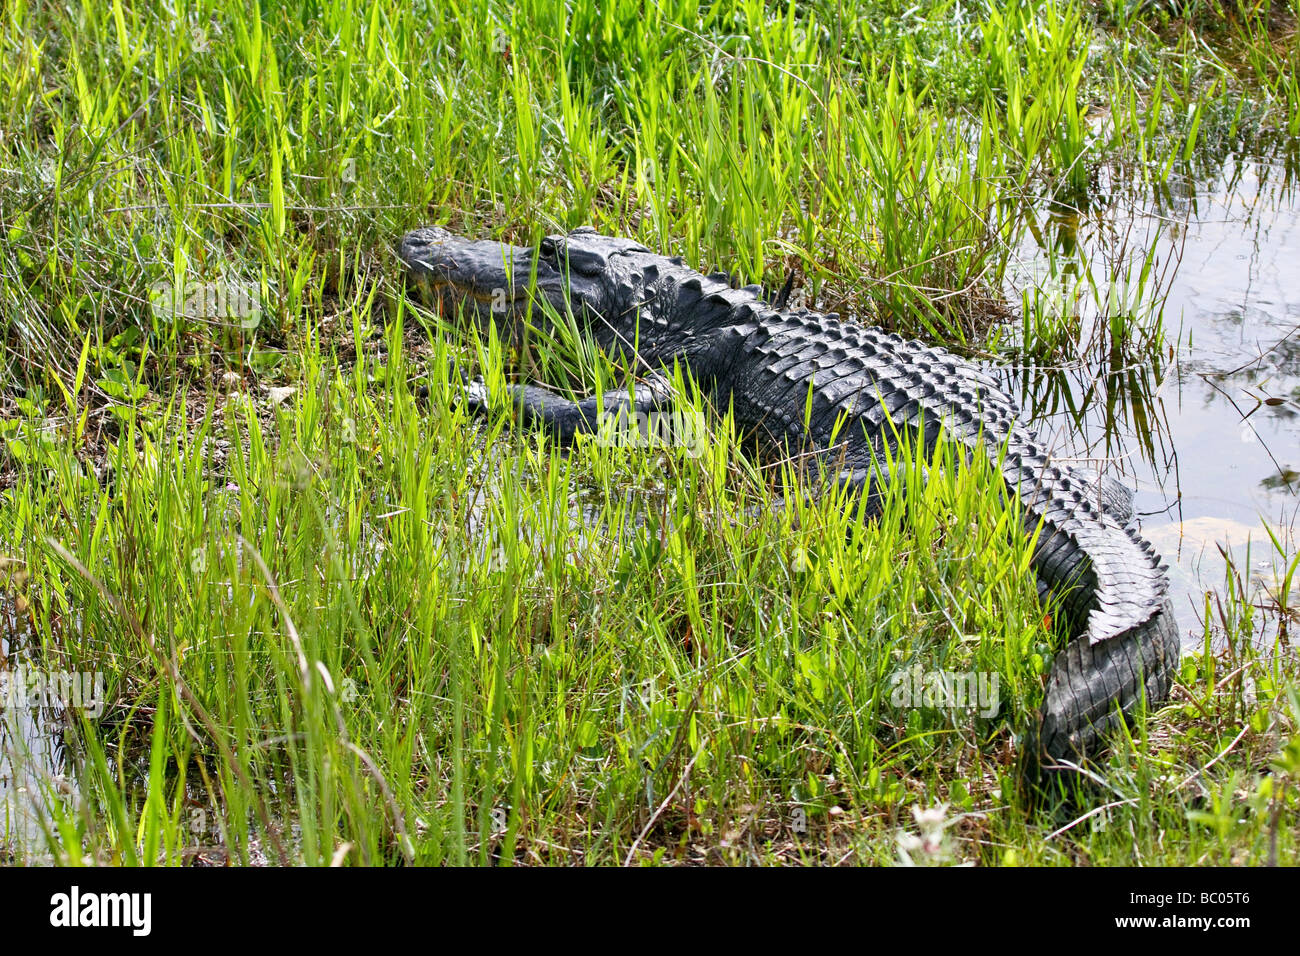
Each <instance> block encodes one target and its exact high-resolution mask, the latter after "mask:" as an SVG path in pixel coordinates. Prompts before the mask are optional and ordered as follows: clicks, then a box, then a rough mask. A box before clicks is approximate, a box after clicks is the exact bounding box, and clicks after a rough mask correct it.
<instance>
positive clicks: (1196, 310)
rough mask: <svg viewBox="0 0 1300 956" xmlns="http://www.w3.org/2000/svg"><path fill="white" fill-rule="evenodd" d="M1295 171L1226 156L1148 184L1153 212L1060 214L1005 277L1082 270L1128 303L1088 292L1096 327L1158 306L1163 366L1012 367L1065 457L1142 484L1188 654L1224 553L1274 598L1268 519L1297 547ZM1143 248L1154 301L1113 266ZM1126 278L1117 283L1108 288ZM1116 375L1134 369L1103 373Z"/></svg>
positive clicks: (1154, 314) (1094, 355) (1299, 402)
mask: <svg viewBox="0 0 1300 956" xmlns="http://www.w3.org/2000/svg"><path fill="white" fill-rule="evenodd" d="M1295 172H1296V170H1295V165H1294V160H1292V162H1291V163H1290V164H1288V163H1287V162H1286V161H1285V160H1283V159H1277V160H1270V159H1264V158H1240V157H1229V158H1228V159H1227V161H1226V162H1224V163H1222V165H1220V166H1218V168H1216V169H1215V170H1213V171H1212V172H1211V173H1210V174H1209V175H1206V176H1203V177H1200V178H1196V179H1183V180H1180V181H1178V182H1177V183H1175V184H1174V185H1172V186H1171V187H1170V188H1169V189H1168V190H1161V191H1159V192H1157V195H1156V196H1155V197H1154V198H1152V197H1151V191H1150V190H1147V199H1146V201H1140V200H1138V201H1133V200H1130V201H1117V202H1114V203H1112V204H1111V205H1110V206H1108V207H1107V208H1103V209H1099V210H1086V211H1077V210H1062V209H1059V208H1058V209H1056V210H1054V211H1051V212H1049V213H1047V214H1046V215H1044V216H1043V217H1042V218H1041V219H1040V221H1039V223H1038V224H1037V225H1038V228H1037V229H1036V230H1035V232H1036V235H1035V234H1034V233H1032V232H1031V234H1030V235H1028V236H1026V239H1025V242H1024V243H1023V244H1022V247H1021V250H1020V251H1021V262H1020V266H1019V268H1018V270H1017V272H1018V275H1013V276H1012V277H1010V278H1009V280H1008V281H1009V284H1014V283H1016V282H1017V281H1020V282H1023V281H1025V279H1026V277H1030V278H1031V280H1037V281H1038V282H1039V283H1040V286H1041V284H1042V283H1043V280H1044V276H1045V275H1046V274H1048V273H1055V279H1049V280H1048V281H1060V280H1061V279H1062V278H1063V276H1062V274H1063V273H1068V272H1069V270H1070V268H1071V267H1072V268H1074V269H1076V270H1077V272H1076V276H1077V275H1087V274H1088V273H1089V272H1091V274H1092V276H1093V279H1094V281H1095V282H1096V283H1097V285H1098V287H1099V288H1101V289H1103V290H1105V289H1106V287H1107V284H1108V283H1109V284H1110V285H1111V286H1114V285H1116V284H1118V285H1119V286H1120V291H1119V292H1118V294H1111V293H1108V292H1105V291H1103V293H1102V294H1101V295H1097V294H1095V293H1094V294H1090V295H1089V296H1087V297H1085V298H1086V299H1087V300H1088V301H1087V302H1085V304H1084V308H1083V309H1081V310H1080V311H1081V312H1082V311H1087V310H1088V309H1089V308H1090V309H1091V311H1092V312H1093V313H1094V317H1095V313H1096V311H1097V303H1098V302H1106V301H1110V302H1125V301H1132V302H1136V301H1138V300H1139V299H1142V298H1146V299H1147V300H1155V307H1154V308H1153V309H1151V311H1150V313H1149V314H1145V315H1144V319H1145V321H1146V322H1147V323H1150V322H1153V321H1155V320H1157V319H1159V318H1163V323H1164V328H1165V334H1166V340H1167V343H1168V346H1167V347H1166V349H1165V350H1164V352H1163V355H1162V359H1161V365H1162V367H1159V368H1157V367H1155V365H1154V364H1153V363H1151V362H1150V361H1149V360H1147V361H1140V360H1135V359H1134V358H1129V357H1117V356H1115V355H1112V354H1110V353H1108V352H1107V351H1105V349H1104V347H1101V348H1094V347H1092V346H1090V345H1083V346H1081V347H1080V348H1079V349H1078V350H1077V352H1076V356H1077V361H1075V362H1064V363H1063V365H1064V366H1066V367H1065V368H1062V369H1060V370H1053V371H1048V372H1044V371H1041V370H1030V369H1027V368H1021V369H1018V370H1014V371H1009V372H1008V373H1007V374H1008V378H1009V381H1010V385H1011V387H1012V389H1013V391H1015V392H1016V393H1018V396H1019V398H1020V399H1021V401H1022V402H1023V404H1024V405H1025V407H1026V410H1027V411H1028V412H1029V413H1030V414H1031V415H1032V416H1033V417H1034V419H1035V422H1036V425H1037V427H1038V428H1039V429H1040V431H1042V432H1043V434H1044V436H1045V437H1048V436H1050V438H1049V440H1050V441H1051V442H1052V443H1053V445H1054V447H1056V448H1057V449H1058V450H1060V451H1061V452H1062V453H1064V454H1071V453H1072V454H1074V455H1076V456H1082V457H1089V458H1093V459H1096V460H1099V461H1101V462H1103V463H1104V464H1105V467H1106V468H1107V470H1108V471H1109V473H1110V474H1113V475H1115V476H1116V477H1118V478H1120V480H1122V481H1124V482H1125V483H1126V484H1128V485H1129V487H1131V488H1136V489H1137V497H1136V500H1135V505H1136V510H1137V512H1138V514H1139V515H1140V516H1141V518H1140V521H1141V527H1142V531H1143V534H1144V535H1145V536H1146V537H1147V538H1148V539H1149V540H1150V541H1151V542H1152V543H1153V544H1154V545H1155V546H1156V548H1157V549H1158V550H1159V551H1160V552H1161V553H1162V554H1163V555H1164V558H1165V560H1166V561H1168V562H1169V564H1170V566H1171V572H1170V577H1171V583H1172V587H1173V591H1174V598H1175V608H1176V610H1177V612H1178V615H1179V623H1180V625H1181V627H1182V630H1183V632H1184V641H1185V643H1186V644H1188V645H1192V646H1200V643H1201V633H1202V631H1201V628H1200V627H1199V626H1197V621H1198V617H1202V618H1203V616H1204V608H1205V597H1204V595H1205V592H1206V591H1207V590H1214V589H1218V588H1221V587H1222V586H1223V583H1224V574H1225V570H1226V560H1225V558H1224V556H1223V554H1221V553H1220V550H1219V549H1220V547H1223V548H1224V549H1225V550H1226V551H1227V553H1228V554H1229V555H1231V556H1232V559H1233V561H1234V563H1235V565H1236V567H1237V568H1238V569H1239V570H1242V571H1244V570H1245V569H1246V567H1247V564H1249V568H1250V571H1251V576H1252V579H1253V580H1254V582H1255V583H1256V584H1257V585H1261V584H1262V585H1264V586H1266V587H1268V586H1270V585H1271V586H1272V587H1274V588H1276V586H1277V584H1278V581H1277V579H1276V577H1275V570H1274V569H1275V567H1276V568H1279V569H1280V567H1281V563H1280V560H1279V557H1278V555H1277V553H1276V551H1275V550H1274V548H1273V546H1272V544H1271V543H1270V541H1269V539H1268V535H1267V532H1266V531H1265V528H1264V523H1265V522H1267V523H1268V524H1269V525H1270V526H1271V527H1272V528H1273V530H1274V533H1275V534H1277V535H1278V537H1279V539H1280V540H1281V541H1282V542H1283V544H1284V545H1285V546H1287V548H1288V550H1289V553H1294V549H1295V546H1296V531H1297V529H1298V528H1300V521H1298V517H1300V188H1298V187H1297V181H1296V175H1295ZM1132 192H1137V190H1133V191H1132ZM1122 247H1127V248H1124V249H1123V251H1121V252H1116V249H1121V248H1122ZM1147 248H1151V249H1154V251H1155V261H1156V263H1157V265H1156V267H1155V269H1154V270H1153V273H1154V274H1155V275H1163V277H1164V281H1163V282H1162V283H1161V285H1160V290H1159V294H1157V295H1155V296H1152V295H1150V290H1151V285H1150V283H1148V286H1147V288H1146V289H1144V290H1143V294H1142V295H1139V294H1138V292H1137V291H1136V289H1134V288H1133V286H1134V285H1135V283H1133V282H1130V283H1129V287H1128V289H1125V288H1124V285H1125V284H1124V281H1123V279H1124V278H1125V277H1126V276H1131V272H1130V271H1129V269H1128V266H1127V265H1122V266H1120V267H1119V268H1116V266H1115V261H1116V260H1117V259H1121V258H1125V257H1126V258H1127V261H1128V264H1129V265H1132V264H1134V263H1140V262H1141V260H1142V255H1143V251H1144V250H1145V249H1147ZM1053 264H1055V268H1054V269H1053V268H1052V266H1053ZM1116 275H1118V276H1119V277H1120V280H1121V281H1120V282H1119V283H1114V282H1113V281H1111V277H1113V276H1116ZM1065 278H1067V280H1068V281H1074V279H1075V278H1076V277H1071V276H1068V275H1067V276H1066V277H1065ZM1089 288H1091V287H1089ZM1160 294H1163V296H1164V298H1163V304H1162V305H1161V304H1160V303H1159V301H1158V299H1159V297H1160ZM1062 298H1063V300H1064V299H1066V298H1068V297H1064V296H1063V297H1062ZM1085 318H1086V317H1085ZM1083 327H1084V329H1085V331H1084V332H1083V333H1082V338H1084V339H1089V338H1091V336H1090V333H1089V331H1088V323H1087V321H1084V322H1083ZM1128 363H1132V364H1133V365H1134V366H1136V367H1129V365H1128ZM1116 367H1119V368H1123V369H1124V371H1123V372H1122V373H1120V374H1109V375H1108V374H1107V373H1108V371H1110V370H1112V369H1114V368H1116ZM1248 545H1249V555H1248V550H1247V549H1248Z"/></svg>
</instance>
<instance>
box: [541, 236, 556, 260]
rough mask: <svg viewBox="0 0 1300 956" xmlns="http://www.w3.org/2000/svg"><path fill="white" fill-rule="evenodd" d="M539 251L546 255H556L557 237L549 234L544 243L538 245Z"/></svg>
mask: <svg viewBox="0 0 1300 956" xmlns="http://www.w3.org/2000/svg"><path fill="white" fill-rule="evenodd" d="M537 251H538V252H540V253H541V254H542V255H544V256H553V255H555V237H554V236H547V237H546V238H544V239H543V240H542V244H541V245H540V246H538V247H537Z"/></svg>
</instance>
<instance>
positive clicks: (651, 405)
mask: <svg viewBox="0 0 1300 956" xmlns="http://www.w3.org/2000/svg"><path fill="white" fill-rule="evenodd" d="M506 392H507V394H508V395H509V397H510V400H511V402H512V403H513V405H514V407H515V409H516V411H517V413H518V415H519V419H520V421H521V423H522V424H523V425H524V426H525V427H528V428H535V429H539V430H541V431H544V432H546V433H547V434H549V435H551V436H552V437H554V438H557V439H559V440H560V441H561V442H564V443H566V444H568V443H571V442H572V441H573V440H574V439H575V438H576V437H577V436H578V435H580V434H593V433H595V432H597V431H598V430H599V429H601V428H602V427H613V428H627V427H629V424H630V423H631V422H632V421H633V420H634V418H635V417H636V416H648V415H650V414H652V413H654V412H658V411H661V410H663V409H664V408H666V407H667V406H668V404H669V402H670V401H671V399H672V389H671V387H670V385H669V383H668V380H667V379H666V378H665V377H663V376H662V375H653V376H651V377H649V378H648V379H646V380H645V381H642V382H637V383H636V384H635V385H634V386H633V388H632V392H631V394H629V393H628V390H627V389H626V388H620V389H616V390H610V391H607V392H605V393H604V394H603V395H588V396H586V397H584V398H581V399H579V400H578V401H576V402H575V401H571V400H570V399H567V398H565V397H564V396H563V395H557V394H556V393H555V392H553V391H551V390H550V389H547V388H542V387H541V386H538V385H508V386H506ZM471 407H472V408H473V409H474V410H475V411H478V412H481V413H485V412H486V411H487V410H488V409H489V407H490V403H489V402H488V401H487V396H486V391H483V392H482V393H480V396H479V397H478V399H477V400H475V401H472V402H471Z"/></svg>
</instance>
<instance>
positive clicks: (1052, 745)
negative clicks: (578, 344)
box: [399, 227, 1179, 778]
mask: <svg viewBox="0 0 1300 956" xmlns="http://www.w3.org/2000/svg"><path fill="white" fill-rule="evenodd" d="M399 256H400V257H401V259H402V261H403V262H404V263H405V265H406V267H407V270H408V275H409V276H410V277H411V278H412V279H413V280H415V282H416V283H417V284H418V285H420V286H422V287H423V288H424V289H425V290H426V291H429V292H431V293H432V294H433V295H434V296H435V297H436V298H437V299H439V300H440V302H441V303H442V304H446V305H455V306H457V307H458V308H462V309H467V310H468V311H470V312H471V313H474V314H476V315H477V316H478V317H479V318H480V319H482V320H486V319H487V318H488V317H492V318H494V319H495V321H496V322H497V324H498V327H499V328H502V329H504V330H505V331H506V332H507V334H511V335H518V334H519V330H520V329H521V328H522V324H523V319H524V317H525V315H532V316H533V320H534V321H536V320H537V318H538V315H539V313H540V310H538V311H537V312H534V310H533V309H532V306H533V305H534V304H535V303H536V302H537V301H538V300H542V299H545V300H547V301H549V302H550V304H551V305H552V306H553V307H555V308H556V309H557V310H558V311H559V312H561V313H564V312H565V311H566V310H571V311H572V312H573V314H574V316H575V317H576V318H577V319H578V320H579V322H580V323H581V326H582V328H583V329H584V331H585V332H586V333H587V334H588V335H590V336H591V337H592V338H593V339H594V340H595V341H596V343H597V344H598V345H599V346H600V347H601V348H602V349H604V350H605V351H607V352H611V353H615V352H621V353H623V354H624V355H625V356H627V357H632V358H634V359H635V360H636V361H637V362H638V363H641V364H642V365H643V367H645V368H646V369H647V370H653V369H662V368H671V367H672V366H673V365H674V363H678V364H680V365H682V366H683V367H684V368H685V369H686V370H687V371H688V372H689V373H690V375H691V377H692V378H693V379H694V380H695V382H696V383H697V384H698V385H699V387H700V389H701V390H702V391H703V393H704V394H705V396H706V397H707V398H709V399H710V400H711V402H712V403H713V404H714V406H715V407H717V408H720V409H726V408H730V409H732V410H733V413H734V416H735V420H736V423H737V425H738V427H739V428H741V429H742V430H747V431H749V432H750V433H752V434H754V435H755V436H756V437H757V438H758V439H759V443H760V445H762V446H763V447H765V448H766V449H767V450H769V451H788V450H789V449H791V448H792V447H793V448H797V449H799V450H802V451H810V450H811V451H818V450H820V451H830V450H831V449H832V447H833V460H834V461H835V462H836V465H837V467H838V468H839V469H841V470H839V472H838V475H837V477H836V478H835V480H836V481H837V482H838V483H846V484H848V485H849V486H850V487H851V489H852V490H854V491H855V492H856V493H858V494H863V495H866V496H867V500H868V505H869V508H871V507H874V505H875V504H876V503H877V502H878V495H879V489H877V488H875V487H874V482H875V481H877V480H879V478H878V476H879V475H880V474H881V471H880V469H879V466H877V467H876V468H875V470H874V471H873V465H872V463H873V460H874V461H877V462H878V461H883V460H884V455H883V454H882V453H883V452H885V451H886V450H891V451H892V450H893V449H894V448H896V447H897V444H898V442H899V436H900V435H901V434H903V432H904V431H906V432H908V433H909V434H910V435H911V436H912V437H913V438H919V439H921V440H922V441H923V442H924V445H925V447H926V449H927V451H928V450H931V449H933V447H934V445H935V443H937V442H938V441H939V440H940V439H941V436H945V437H946V439H947V440H951V441H956V442H958V443H960V444H961V445H962V446H963V447H964V448H966V449H967V451H968V452H970V453H978V454H983V455H986V456H987V457H988V458H989V460H991V461H992V462H994V464H995V465H996V466H997V467H998V468H999V469H1000V470H1001V473H1002V475H1003V478H1004V479H1005V481H1006V483H1007V487H1008V490H1010V491H1011V492H1013V493H1018V494H1019V498H1020V502H1021V504H1022V506H1023V507H1024V508H1025V510H1026V512H1027V515H1026V522H1025V523H1026V526H1027V527H1028V528H1031V529H1034V528H1038V527H1039V526H1040V523H1041V531H1040V533H1039V536H1038V539H1037V545H1036V549H1035V554H1034V559H1033V561H1034V569H1035V572H1036V574H1037V576H1038V578H1039V582H1040V587H1042V588H1045V589H1048V590H1052V591H1058V592H1061V593H1063V594H1064V598H1063V606H1064V612H1065V616H1066V618H1067V624H1068V626H1069V628H1070V633H1071V634H1072V635H1073V639H1072V640H1070V642H1069V643H1068V645H1067V646H1066V647H1065V649H1064V650H1062V651H1061V652H1060V653H1059V654H1058V655H1057V657H1056V660H1055V661H1054V663H1053V665H1052V669H1051V672H1050V674H1049V677H1048V684H1047V695H1046V700H1045V702H1044V705H1043V709H1042V712H1041V715H1040V716H1041V719H1040V721H1039V723H1038V726H1037V727H1036V729H1035V730H1034V731H1033V732H1032V733H1031V734H1030V736H1029V739H1028V740H1027V742H1026V746H1025V748H1024V752H1023V754H1022V757H1023V763H1022V769H1023V770H1024V771H1025V772H1026V773H1027V774H1028V775H1029V776H1031V777H1034V778H1037V777H1038V776H1039V774H1040V773H1041V772H1042V771H1044V770H1050V769H1051V768H1052V767H1055V766H1059V765H1060V764H1059V761H1062V760H1065V761H1069V762H1079V761H1082V760H1084V759H1086V758H1087V757H1088V756H1089V755H1090V754H1092V753H1094V752H1095V751H1096V750H1097V749H1098V747H1099V746H1100V744H1101V742H1102V739H1103V738H1104V737H1105V735H1106V734H1107V732H1109V731H1110V730H1112V729H1113V728H1114V727H1116V726H1117V725H1118V723H1119V722H1120V721H1121V720H1122V719H1123V716H1122V715H1129V714H1131V713H1132V712H1133V710H1134V708H1135V707H1136V706H1137V705H1138V702H1139V701H1140V700H1141V699H1142V698H1143V697H1145V698H1146V700H1147V701H1148V702H1151V703H1156V702H1160V701H1163V700H1164V699H1165V698H1166V697H1167V696H1168V693H1169V690H1170V687H1171V685H1172V681H1173V675H1174V673H1175V671H1176V669H1177V665H1178V657H1179V641H1178V630H1177V625H1176V623H1175V621H1174V616H1173V611H1172V608H1171V605H1170V602H1169V600H1168V597H1167V590H1168V583H1167V580H1166V577H1165V568H1164V566H1163V565H1162V564H1161V563H1160V560H1159V558H1158V557H1157V556H1156V554H1155V553H1154V551H1153V550H1152V548H1151V546H1150V545H1149V544H1147V543H1146V542H1145V541H1143V540H1142V538H1140V537H1139V536H1138V535H1137V534H1136V533H1135V532H1134V531H1132V530H1129V529H1126V528H1125V527H1124V526H1123V522H1126V521H1127V518H1128V512H1127V502H1126V501H1124V498H1123V496H1122V495H1114V494H1111V495H1110V496H1109V497H1107V495H1106V494H1099V491H1098V488H1097V487H1096V484H1095V482H1094V481H1092V480H1089V479H1088V478H1087V477H1085V476H1084V475H1083V474H1082V473H1080V472H1077V471H1074V470H1071V469H1069V468H1067V467H1064V466H1061V465H1059V464H1056V463H1054V462H1052V461H1051V459H1050V458H1049V456H1048V454H1047V452H1046V449H1044V448H1043V447H1042V446H1041V445H1040V444H1039V443H1038V442H1037V440H1036V439H1035V437H1034V436H1033V435H1032V434H1031V433H1030V432H1029V431H1028V430H1027V429H1025V428H1024V427H1022V426H1021V425H1020V424H1018V422H1017V417H1018V409H1017V408H1016V406H1015V403H1014V402H1013V401H1012V399H1011V398H1010V397H1009V396H1008V395H1007V394H1006V393H1005V392H1003V391H1002V390H1001V389H1000V388H999V387H998V385H997V383H996V382H995V381H994V380H993V379H992V378H991V377H990V376H989V375H987V374H986V373H985V372H983V371H981V370H980V369H979V368H977V367H976V366H974V365H972V364H970V363H968V362H965V361H963V360H962V359H960V358H957V357H956V356H954V355H952V354H951V353H949V352H946V351H944V350H943V349H940V348H933V347H928V346H925V345H923V344H922V343H920V342H915V341H910V342H909V341H904V340H903V339H902V338H900V337H899V336H897V335H892V334H889V333H886V332H883V331H881V330H879V329H875V328H871V327H866V326H861V325H857V324H854V323H850V322H842V321H840V320H839V318H838V317H837V316H835V315H824V314H820V313H816V312H810V311H807V310H790V309H778V308H775V307H773V306H772V305H769V304H768V303H767V302H765V301H764V300H763V299H762V297H761V295H760V290H759V289H757V288H756V287H753V286H750V287H746V288H743V289H733V288H731V286H730V284H729V282H728V281H726V277H725V276H720V275H715V276H704V275H701V274H700V273H698V272H696V271H695V270H693V269H691V268H690V267H689V266H687V265H686V264H685V262H683V261H682V260H681V259H679V258H666V257H663V256H659V255H656V254H655V253H653V252H651V251H650V250H649V249H647V248H645V247H644V246H641V245H639V244H637V243H635V242H632V241H630V240H626V239H618V238H613V237H609V236H601V235H598V234H596V233H595V232H594V231H592V230H589V229H581V230H574V232H572V233H570V234H568V235H567V236H565V235H558V236H550V237H547V238H546V239H544V240H543V241H542V243H541V244H540V246H539V247H538V248H537V249H533V248H529V247H522V246H509V245H505V244H501V243H496V242H490V241H472V240H466V239H461V238H458V237H456V236H454V235H452V234H451V233H448V232H447V231H446V230H443V229H440V228H438V227H431V228H428V229H421V230H417V231H415V232H412V233H410V234H409V235H407V236H406V237H405V238H404V239H403V240H402V243H401V246H400V248H399ZM534 271H535V275H534ZM810 389H811V392H812V409H811V415H810V416H809V415H807V414H806V412H807V401H808V395H809V390H810ZM512 391H513V396H514V399H515V401H516V402H517V403H518V405H519V407H520V409H521V411H522V412H523V413H524V415H525V417H526V418H528V419H530V420H531V421H533V422H535V423H536V424H538V425H540V426H542V427H544V428H547V429H548V430H550V431H551V432H552V433H554V434H556V435H557V436H559V437H560V438H563V439H566V440H567V439H571V438H572V437H573V436H574V434H576V433H577V432H580V431H588V430H591V429H593V428H594V427H595V424H596V418H597V416H598V414H599V406H598V405H597V403H596V402H595V400H594V399H587V400H584V401H581V402H569V401H567V400H565V399H563V398H560V397H559V396H556V395H553V394H551V393H549V392H546V391H545V390H543V389H538V388H535V387H532V386H516V387H514V388H513V390H512ZM667 398H668V396H667V393H666V391H665V390H664V389H663V388H662V386H659V385H655V384H653V383H652V384H651V385H643V386H640V387H638V389H637V391H636V394H635V395H634V396H633V397H632V398H631V399H630V400H629V399H627V397H626V396H624V397H623V399H622V400H623V401H624V403H625V404H630V405H632V406H635V408H636V409H637V410H638V411H648V410H653V409H654V408H657V407H661V406H662V405H663V403H664V402H665V401H666V400H667ZM608 401H609V399H608V397H607V399H606V405H607V407H608ZM805 421H807V424H805ZM829 457H830V456H828V460H829ZM1117 518H1118V520H1117Z"/></svg>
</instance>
